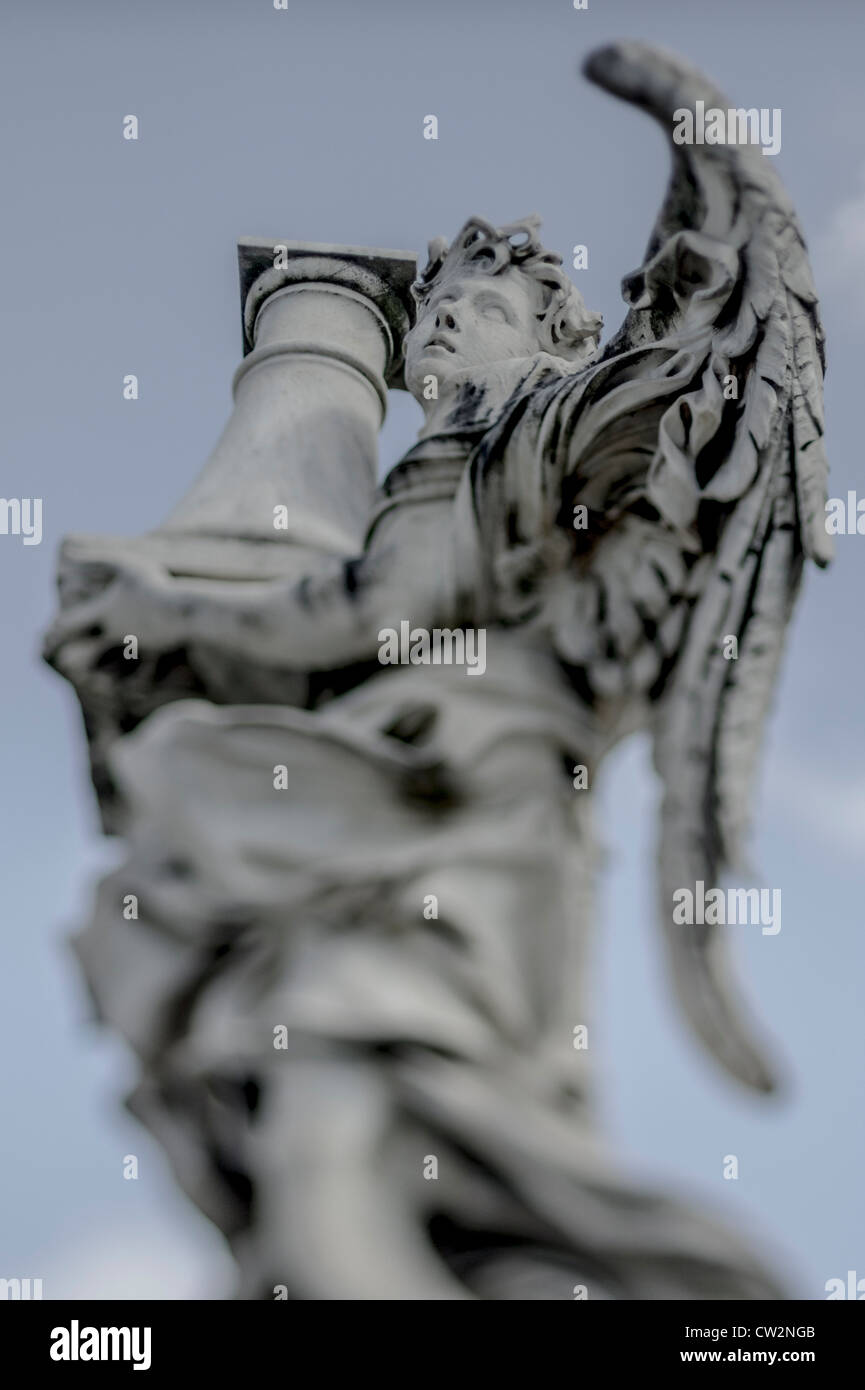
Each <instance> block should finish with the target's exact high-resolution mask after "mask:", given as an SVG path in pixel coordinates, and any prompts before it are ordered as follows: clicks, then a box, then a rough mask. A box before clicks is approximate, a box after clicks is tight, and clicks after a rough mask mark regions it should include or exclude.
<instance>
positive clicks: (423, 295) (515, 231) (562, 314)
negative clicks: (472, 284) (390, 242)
mask: <svg viewBox="0 0 865 1390" xmlns="http://www.w3.org/2000/svg"><path fill="white" fill-rule="evenodd" d="M540 227H541V219H540V217H538V216H537V214H536V213H533V214H532V215H531V216H529V217H524V218H523V219H522V220H521V221H519V222H511V223H509V224H508V225H507V226H506V227H494V226H493V225H492V223H490V222H486V221H485V220H484V219H483V218H482V217H470V218H469V220H468V221H467V222H466V224H465V226H464V227H463V228H462V230H461V231H460V232H459V234H458V235H457V237H456V239H455V240H454V241H453V242H452V243H451V244H450V246H449V245H448V243H447V241H446V240H445V238H444V237H441V236H439V237H435V238H434V239H433V240H432V241H431V242H430V243H429V261H428V263H427V266H426V268H425V270H423V271H422V272H421V274H420V275H419V276H418V278H417V280H415V282H414V284H413V285H412V294H413V295H414V299H415V303H416V304H417V306H418V310H419V311H421V310H423V308H424V306H425V305H426V303H427V301H428V299H429V297H430V295H431V293H432V291H433V289H434V287H435V286H436V285H438V284H441V282H442V281H443V280H445V279H449V278H450V277H451V276H452V275H456V274H459V272H460V271H465V272H468V273H472V274H473V273H477V272H483V273H484V274H487V275H496V274H498V273H499V272H500V271H502V270H506V269H507V268H508V267H509V266H514V267H515V268H516V269H517V270H521V271H522V272H523V273H524V274H525V275H530V276H531V277H532V278H533V279H534V280H537V282H538V283H539V284H540V285H541V288H542V290H543V295H544V298H543V309H542V311H541V313H540V314H538V316H537V318H538V342H539V345H540V348H541V350H542V351H544V352H550V353H552V354H554V355H555V356H556V357H564V358H566V359H567V360H568V361H575V362H585V361H587V360H588V359H589V358H590V357H592V356H593V354H594V353H595V351H596V349H597V346H598V338H599V334H600V330H601V326H602V324H603V319H602V317H601V315H600V314H596V313H594V312H593V311H592V310H591V309H587V308H586V305H585V302H584V300H583V296H582V295H581V294H580V292H579V290H578V289H577V288H576V286H575V285H574V284H573V283H572V282H571V280H570V279H569V278H568V276H567V275H566V274H565V272H564V271H563V270H562V268H561V265H562V258H561V256H560V255H559V254H558V253H557V252H556V251H547V250H546V249H545V247H544V246H543V245H542V243H541V240H540V237H539V232H540Z"/></svg>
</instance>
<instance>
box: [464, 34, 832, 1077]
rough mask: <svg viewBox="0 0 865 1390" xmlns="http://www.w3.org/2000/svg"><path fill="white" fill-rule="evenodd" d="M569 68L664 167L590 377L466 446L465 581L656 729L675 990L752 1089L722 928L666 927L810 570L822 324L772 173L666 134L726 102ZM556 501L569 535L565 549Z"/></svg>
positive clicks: (747, 746) (704, 93)
mask: <svg viewBox="0 0 865 1390" xmlns="http://www.w3.org/2000/svg"><path fill="white" fill-rule="evenodd" d="M585 71H586V74H587V75H588V77H589V78H590V79H591V80H592V81H593V82H595V83H597V84H598V85H599V86H601V87H603V88H605V89H606V90H607V91H609V92H611V93H613V94H614V95H617V96H620V97H622V98H624V99H625V100H627V101H630V102H632V103H634V104H635V105H636V106H639V107H641V108H642V109H643V110H645V111H648V112H649V114H650V115H652V116H654V117H655V118H656V120H658V121H659V122H660V124H661V126H662V127H663V129H664V130H665V131H666V133H667V135H668V138H669V139H670V143H671V147H672V151H673V171H672V176H671V179H670V184H669V188H668V191H667V196H666V199H665V201H664V203H663V206H662V208H661V211H660V214H659V216H658V219H657V221H656V224H655V227H654V230H653V232H652V236H651V239H650V241H649V245H648V249H647V252H646V256H645V261H644V264H643V266H642V267H641V268H640V269H639V270H638V271H636V272H635V273H634V274H632V275H630V276H628V277H627V278H626V279H625V281H624V285H623V289H624V294H625V298H626V301H628V303H629V304H630V309H629V312H628V314H627V317H626V318H625V321H624V323H623V325H622V327H621V329H620V330H619V332H618V333H617V334H616V335H615V337H614V338H613V339H612V340H611V341H610V342H609V343H608V344H607V346H606V348H605V349H604V351H603V352H602V354H601V355H600V357H599V358H598V359H597V360H596V361H595V362H594V363H592V364H590V365H589V366H588V367H585V368H583V369H581V370H579V371H578V372H577V373H575V374H573V375H571V376H570V377H567V376H566V377H564V378H562V377H561V376H560V377H559V378H558V380H556V379H552V380H549V381H547V382H545V383H542V384H541V385H540V386H533V387H532V389H531V390H530V391H529V392H528V393H526V394H523V395H519V396H517V397H516V398H515V401H514V403H513V405H512V407H511V408H510V409H508V410H507V411H506V412H505V413H504V415H503V417H502V419H501V421H500V422H499V424H498V425H497V427H496V428H495V429H493V430H491V431H490V433H489V435H488V436H487V437H486V439H485V440H484V443H483V445H482V447H481V448H480V449H479V450H478V451H477V452H476V455H475V457H474V460H473V463H472V469H471V479H470V480H468V486H469V488H470V492H471V495H472V498H473V508H472V511H473V525H474V526H475V527H476V528H477V531H478V532H479V535H480V541H481V546H480V549H481V550H482V551H483V553H484V554H485V555H486V560H485V574H484V576H483V580H482V584H481V586H480V587H481V589H483V590H484V592H485V597H484V605H485V609H486V611H488V612H491V613H493V614H495V615H497V617H498V618H499V620H504V621H510V622H526V621H533V620H535V619H537V620H538V621H539V622H541V623H542V624H545V625H546V626H547V627H548V628H549V630H550V632H551V635H552V641H553V645H554V647H555V649H556V650H557V652H558V654H559V656H560V658H561V659H562V661H563V662H564V663H565V665H566V667H568V668H569V669H570V671H571V675H572V680H573V683H574V686H575V689H576V690H577V691H578V693H579V694H580V696H581V698H582V700H583V701H584V703H585V704H587V705H589V706H590V707H591V708H592V710H593V711H594V714H595V716H596V723H597V724H598V726H599V727H606V729H607V730H608V731H609V737H610V738H615V737H618V736H620V735H621V733H622V732H627V730H628V729H629V728H633V727H635V726H637V725H640V724H642V725H644V726H645V725H646V724H648V725H649V726H650V727H651V728H652V729H653V732H654V756H655V764H656V767H657V770H658V772H659V774H660V776H661V779H662V782H663V786H664V798H663V806H662V821H661V843H660V856H659V858H660V902H661V919H662V922H663V924H664V932H665V937H666V942H667V946H668V953H669V958H670V962H671V968H672V977H673V981H674V984H675V988H676V992H677V995H678V998H679V1001H680V1003H681V1005H682V1007H683V1009H684V1012H685V1015H686V1017H687V1018H688V1019H689V1021H690V1023H691V1024H692V1026H693V1028H694V1029H695V1031H696V1033H697V1035H698V1036H699V1037H700V1039H701V1040H702V1041H703V1042H704V1043H705V1044H706V1045H707V1046H708V1048H709V1049H710V1051H711V1052H712V1053H713V1054H714V1055H715V1057H716V1058H717V1059H718V1060H719V1061H720V1062H721V1063H722V1064H723V1065H724V1066H725V1067H726V1068H727V1070H728V1071H729V1072H731V1073H732V1074H733V1075H734V1076H736V1077H738V1078H739V1079H740V1080H741V1081H743V1082H745V1083H746V1084H747V1085H749V1086H752V1087H754V1088H756V1089H758V1090H764V1091H766V1090H771V1089H772V1087H773V1085H774V1079H773V1076H772V1072H771V1069H770V1067H769V1064H768V1063H767V1061H766V1060H765V1058H764V1055H763V1047H762V1045H761V1044H760V1043H759V1042H758V1041H757V1040H756V1037H755V1034H754V1029H753V1027H752V1025H751V1023H750V1021H749V1020H748V1018H747V1017H746V1014H745V1011H744V1009H743V1007H742V1005H741V1003H740V1001H739V999H738V997H737V992H736V990H735V988H734V985H733V983H732V980H731V977H730V972H729V967H728V962H727V955H726V943H725V941H724V932H725V928H723V927H722V928H718V927H714V926H710V925H706V926H698V925H694V926H678V925H676V924H674V921H673V904H674V899H673V894H674V892H675V890H676V889H679V888H688V887H689V886H690V887H691V890H692V891H693V890H694V887H695V885H696V884H697V883H698V882H699V881H701V880H702V882H703V883H704V884H705V885H706V888H709V887H710V886H713V885H715V884H716V883H717V882H718V880H719V878H720V877H721V876H722V875H723V874H724V873H725V871H728V870H731V869H733V868H736V867H740V855H741V850H742V844H743V840H744V836H745V831H746V828H747V822H748V810H749V805H750V801H751V794H752V786H753V776H754V768H755V762H756V755H757V753H758V750H759V747H760V743H761V740H762V734H763V727H764V724H765V719H766V714H767V711H768V708H769V705H770V701H771V697H772V692H773V689H774V685H775V679H776V675H777V671H778V666H779V661H780V657H781V653H782V646H783V641H784V636H785V632H786V628H787V625H788V621H789V618H790V614H791V610H792V606H793V602H794V599H795V597H796V593H797V590H798V587H799V582H800V578H801V573H802V569H803V561H804V559H805V558H811V559H813V560H814V561H816V563H817V564H818V565H821V566H822V565H825V564H826V563H827V562H828V560H829V558H830V555H831V550H830V542H829V537H828V536H827V533H826V530H825V500H826V472H827V465H826V456H825V453H824V449H823V415H822V381H823V367H824V359H823V332H822V328H821V325H820V320H819V315H818V310H817V299H816V295H815V292H814V286H813V282H812V279H811V273H810V269H809V266H808V260H807V255H806V251H805V245H804V242H803V239H802V235H801V232H800V230H799V226H798V224H797V221H796V217H795V215H794V212H793V209H792V207H791V204H790V202H789V199H788V198H787V196H786V194H785V193H784V190H783V188H782V187H781V185H780V183H779V181H778V178H777V177H776V175H775V173H774V170H773V168H772V161H771V158H769V157H767V156H765V155H764V154H763V153H762V150H761V149H760V148H759V147H758V146H755V145H735V144H728V145H706V144H702V145H697V144H692V145H679V144H676V143H675V141H674V140H673V138H672V137H673V130H674V126H675V124H676V120H675V113H676V112H679V111H681V110H683V109H686V110H692V111H693V110H694V109H695V104H696V102H697V101H698V100H699V101H703V102H704V103H705V109H706V110H709V109H711V108H720V109H721V110H723V111H725V112H726V111H728V110H729V104H728V102H727V101H726V99H725V98H724V97H723V96H722V95H721V93H720V92H718V91H717V90H716V89H715V88H714V87H713V86H712V85H711V84H710V83H709V82H708V81H707V79H705V78H704V77H702V76H701V75H700V74H699V73H697V72H695V71H694V70H693V69H692V68H691V67H689V66H688V65H687V64H685V63H684V62H682V61H681V60H680V59H678V58H676V57H674V56H672V55H670V54H667V53H665V52H664V51H662V50H658V49H655V48H651V47H649V46H647V45H645V44H640V43H631V42H627V43H618V44H614V45H612V46H611V47H607V48H604V49H601V50H599V51H597V52H595V53H593V54H592V55H591V56H590V57H589V59H588V61H587V63H586V66H585ZM577 507H581V508H582V509H583V510H584V511H585V513H586V516H587V518H588V521H587V525H586V527H585V529H584V530H583V531H582V532H581V533H580V534H576V535H575V533H574V531H573V529H572V512H574V511H575V510H576V508H577ZM502 516H504V517H505V518H506V520H507V527H506V531H507V535H506V537H505V535H504V533H503V530H502V529H501V528H500V525H499V523H498V521H497V518H500V517H502ZM573 524H574V525H575V524H576V522H574V523H573ZM563 531H565V532H566V533H567V534H568V535H569V536H570V540H571V545H570V546H566V545H565V544H564V542H563V540H562V532H563ZM551 575H552V576H553V579H552V582H551V580H550V576H551ZM539 581H540V582H539ZM574 581H576V582H574ZM551 595H552V597H551ZM732 638H735V640H736V645H737V649H738V655H737V658H736V659H730V658H731V657H732V654H733V651H734V650H735V647H734V644H733V643H732V641H731V640H730V639H732Z"/></svg>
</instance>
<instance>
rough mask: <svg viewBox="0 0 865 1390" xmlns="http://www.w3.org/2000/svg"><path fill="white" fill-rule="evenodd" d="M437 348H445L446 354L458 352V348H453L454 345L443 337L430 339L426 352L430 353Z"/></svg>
mask: <svg viewBox="0 0 865 1390" xmlns="http://www.w3.org/2000/svg"><path fill="white" fill-rule="evenodd" d="M436 347H437V348H444V350H445V352H456V348H455V347H454V346H453V344H452V343H449V342H448V340H447V338H441V337H434V338H430V340H429V342H428V343H427V345H426V351H427V352H429V350H430V348H436Z"/></svg>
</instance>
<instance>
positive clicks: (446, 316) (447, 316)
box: [436, 309, 457, 329]
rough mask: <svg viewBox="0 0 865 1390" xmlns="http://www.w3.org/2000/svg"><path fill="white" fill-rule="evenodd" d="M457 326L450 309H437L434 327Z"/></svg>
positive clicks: (452, 327)
mask: <svg viewBox="0 0 865 1390" xmlns="http://www.w3.org/2000/svg"><path fill="white" fill-rule="evenodd" d="M456 326H457V321H456V319H455V318H454V316H453V314H452V313H451V311H450V309H439V310H438V312H437V314H436V328H451V329H454V328H456Z"/></svg>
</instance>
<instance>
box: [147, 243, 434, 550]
mask: <svg viewBox="0 0 865 1390" xmlns="http://www.w3.org/2000/svg"><path fill="white" fill-rule="evenodd" d="M239 251H240V267H241V288H242V293H243V301H244V315H243V317H244V343H245V347H246V355H245V357H244V359H243V361H242V362H241V364H240V366H239V367H238V369H237V372H236V373H235V377H234V399H235V404H234V411H233V413H232V415H231V417H230V419H229V421H228V424H227V425H226V428H225V430H224V432H223V434H222V437H221V439H220V440H219V442H218V443H217V445H216V447H215V449H214V451H213V453H212V454H211V456H210V458H209V459H208V461H207V463H206V465H205V467H204V470H203V472H202V474H201V476H200V477H199V478H198V480H197V481H196V482H195V484H194V485H193V487H192V488H191V490H190V491H189V492H188V493H187V495H186V497H184V498H183V500H182V501H181V502H180V504H179V505H178V506H177V507H176V508H175V509H174V511H173V512H172V513H171V515H170V516H169V518H168V520H167V521H166V522H165V523H164V525H163V526H162V527H161V528H160V531H161V533H162V535H170V536H181V535H183V536H195V537H196V538H202V537H211V538H212V537H225V538H234V539H238V540H243V541H253V542H262V541H267V542H276V543H278V544H279V543H282V544H285V543H288V544H293V545H301V546H303V547H314V548H317V549H322V550H326V551H328V552H330V553H333V554H340V555H344V556H346V557H349V556H352V555H357V554H358V553H359V552H360V551H361V549H362V548H363V540H364V535H365V533H366V527H367V523H368V520H369V516H370V512H371V508H372V504H373V496H374V491H375V484H376V461H377V456H378V432H379V430H380V428H381V424H382V421H383V419H384V414H385V410H386V407H387V387H388V386H389V385H399V384H401V370H402V340H403V337H404V335H405V332H406V330H407V328H408V326H409V322H410V300H409V293H408V291H409V286H410V284H411V280H412V278H413V277H414V274H415V262H414V257H413V256H410V255H408V254H407V253H401V252H387V251H364V250H359V249H353V248H351V247H339V246H309V245H301V244H299V243H288V244H286V243H282V244H281V245H279V244H278V245H276V246H274V245H273V244H271V243H259V242H254V241H249V240H246V241H243V242H241V243H240V247H239ZM278 507H286V508H287V510H288V515H287V517H285V516H283V515H281V516H280V521H281V522H282V523H283V524H282V525H281V526H280V527H279V528H278V529H277V528H276V527H275V526H274V515H275V512H274V509H275V508H278ZM200 549H201V547H200V546H198V545H197V546H196V548H195V550H196V551H200ZM193 553H195V552H193ZM261 558H262V557H261V556H259V557H258V559H259V562H260V560H261ZM274 563H275V564H276V565H277V566H278V567H279V559H278V556H276V555H274V556H273V557H269V558H268V561H267V568H268V569H270V567H271V565H272V564H274ZM188 572H192V571H188ZM255 573H256V574H260V573H261V570H260V567H259V566H258V565H257V566H256V570H255Z"/></svg>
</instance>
